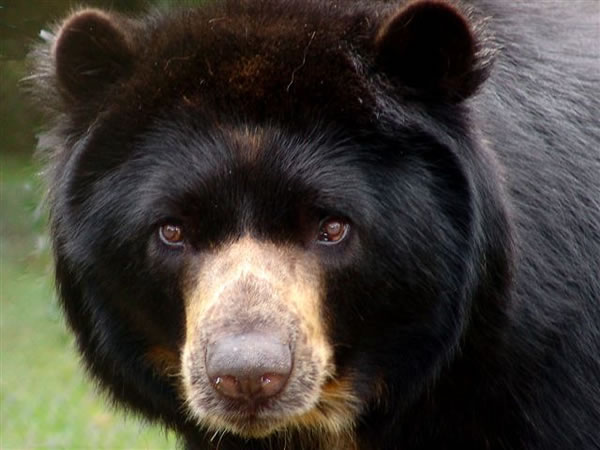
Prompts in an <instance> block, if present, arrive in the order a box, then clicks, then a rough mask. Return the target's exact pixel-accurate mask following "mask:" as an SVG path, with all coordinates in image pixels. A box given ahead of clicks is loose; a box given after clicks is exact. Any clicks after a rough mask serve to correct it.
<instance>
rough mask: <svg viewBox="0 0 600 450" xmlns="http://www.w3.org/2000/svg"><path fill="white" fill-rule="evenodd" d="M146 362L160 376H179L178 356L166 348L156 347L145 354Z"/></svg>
mask: <svg viewBox="0 0 600 450" xmlns="http://www.w3.org/2000/svg"><path fill="white" fill-rule="evenodd" d="M146 360H147V361H148V362H149V363H150V364H151V365H152V367H153V368H154V369H155V370H156V372H157V373H158V374H160V375H166V376H169V377H174V376H178V375H179V355H178V354H177V352H174V351H173V350H170V349H168V348H166V347H163V346H160V345H157V346H154V347H151V348H150V350H148V352H146Z"/></svg>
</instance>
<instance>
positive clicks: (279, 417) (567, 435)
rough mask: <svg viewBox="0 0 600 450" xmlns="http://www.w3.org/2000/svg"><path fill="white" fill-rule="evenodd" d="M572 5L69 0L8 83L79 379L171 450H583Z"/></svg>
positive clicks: (589, 365) (594, 135)
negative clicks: (43, 210) (109, 2)
mask: <svg viewBox="0 0 600 450" xmlns="http://www.w3.org/2000/svg"><path fill="white" fill-rule="evenodd" d="M598 6H599V5H598V3H597V2H595V1H571V2H563V1H559V0H557V1H556V2H551V3H548V2H547V1H546V2H542V1H537V2H533V1H532V2H508V1H503V0H496V1H492V0H480V1H479V0H478V1H475V0H473V1H464V2H462V3H459V2H450V1H446V0H413V1H408V2H404V1H400V2H397V1H392V2H377V1H367V0H362V1H360V0H355V1H338V0H335V1H327V2H324V1H319V0H302V1H301V0H208V1H206V2H203V3H202V4H200V5H199V6H196V7H192V6H187V7H186V6H182V5H180V6H179V7H176V8H173V9H171V10H168V11H163V10H157V11H149V12H148V13H146V14H144V15H142V16H140V17H128V16H124V15H121V14H118V13H116V12H108V11H102V10H97V9H80V10H78V11H76V12H74V13H72V14H71V15H70V16H69V17H67V18H66V19H65V20H64V21H63V22H62V23H60V24H59V25H58V26H57V27H56V29H55V30H54V33H53V34H46V36H47V38H48V39H47V42H46V43H45V44H44V45H42V46H40V48H38V49H37V50H35V51H34V54H33V61H34V68H33V69H32V70H33V72H32V76H31V77H30V78H31V80H33V91H34V96H35V97H36V98H37V99H38V100H39V102H40V104H41V105H42V106H43V107H45V108H46V110H47V111H48V112H49V120H50V121H51V124H52V126H51V127H50V131H48V132H47V133H46V134H45V135H44V136H43V137H42V139H41V147H42V148H43V149H45V150H44V153H45V154H46V155H47V170H46V173H47V178H48V186H49V189H48V191H49V192H48V204H49V209H50V216H51V236H52V241H53V251H54V258H55V266H56V280H57V287H58V291H59V294H60V298H61V302H62V306H63V308H64V311H65V313H66V316H67V319H68V323H69V324H70V327H71V328H72V330H73V331H74V333H75V335H76V336H77V343H78V348H79V351H80V352H81V353H82V355H83V359H84V361H85V363H86V365H87V368H88V369H89V372H90V373H91V374H92V375H93V377H94V378H95V379H96V380H97V381H98V382H99V384H100V385H101V386H103V387H105V388H106V389H107V390H108V391H109V392H110V393H111V394H112V397H114V399H116V400H117V401H118V402H120V403H122V404H123V405H124V406H126V407H127V408H129V409H131V410H133V411H137V412H139V413H141V414H143V415H144V416H145V417H147V418H149V419H150V420H155V421H158V422H161V423H163V424H165V425H166V426H168V427H171V428H173V429H175V430H177V432H178V434H179V436H181V439H182V441H183V442H184V444H185V445H186V446H187V448H189V449H217V448H218V449H223V450H228V449H250V450H252V449H255V450H258V449H288V450H294V449H295V450H299V449H321V450H392V449H401V450H415V449H421V450H426V449H438V450H439V449H458V448H462V449H490V450H492V449H495V450H500V449H503V450H508V449H529V450H532V449H538V450H542V449H543V450H553V449H554V450H565V449H585V450H591V449H598V448H600V426H599V425H600V127H599V117H600V114H599V113H600V95H599V92H600V83H599V78H600V70H599V69H600V50H599V49H600V46H598V29H599V28H598V27H599V26H600V25H599V23H600V13H599V7H598Z"/></svg>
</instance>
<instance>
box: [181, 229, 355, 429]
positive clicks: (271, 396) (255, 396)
mask: <svg viewBox="0 0 600 450" xmlns="http://www.w3.org/2000/svg"><path fill="white" fill-rule="evenodd" d="M318 269H319V265H318V261H317V260H316V259H314V257H311V256H310V255H308V254H305V253H303V252H301V251H299V250H294V249H290V248H283V247H281V246H276V245H274V244H268V243H264V242H257V241H254V240H252V239H250V238H245V239H242V240H240V241H238V242H235V243H233V244H231V245H228V246H224V247H221V248H220V249H218V250H215V251H213V252H212V253H211V254H210V255H205V256H204V257H203V261H202V263H201V264H199V266H197V267H196V268H195V269H193V270H191V271H190V273H188V283H187V288H186V291H187V293H186V335H185V343H184V348H183V352H182V376H183V387H184V392H183V396H184V400H185V401H186V403H187V406H188V408H189V411H190V412H191V415H192V416H193V417H195V418H196V419H197V420H198V422H199V423H201V424H202V425H205V426H208V427H209V428H212V429H214V430H224V429H227V430H230V431H233V432H236V433H238V434H241V435H245V436H262V435H266V434H269V433H271V432H272V431H275V430H276V429H280V428H283V427H288V426H298V427H302V426H313V425H315V423H319V424H321V425H325V426H327V427H333V428H343V427H344V425H345V423H346V422H348V424H349V423H350V422H352V420H353V416H354V414H353V411H354V408H353V406H352V405H353V404H354V398H353V395H352V392H351V383H350V382H349V381H348V380H338V379H336V378H335V368H334V366H333V347H332V345H331V343H330V341H329V338H328V335H327V329H326V328H327V327H326V321H325V320H324V317H323V315H324V314H323V311H324V308H323V305H322V302H323V293H324V289H323V286H322V280H321V276H320V271H319V270H318ZM332 402H333V403H335V404H333V403H332ZM317 405H318V406H319V408H317ZM317 409H318V410H319V411H323V410H328V409H329V410H332V413H331V414H329V416H328V417H325V416H323V414H322V413H321V412H319V413H318V414H317V413H316V410H317ZM322 416H323V417H322ZM346 416H347V417H346Z"/></svg>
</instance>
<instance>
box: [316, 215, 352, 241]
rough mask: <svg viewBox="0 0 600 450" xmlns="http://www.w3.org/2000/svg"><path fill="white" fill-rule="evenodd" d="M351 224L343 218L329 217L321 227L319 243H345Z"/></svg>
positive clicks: (318, 237)
mask: <svg viewBox="0 0 600 450" xmlns="http://www.w3.org/2000/svg"><path fill="white" fill-rule="evenodd" d="M349 230H350V224H348V222H347V221H346V220H345V219H343V218H341V217H328V218H326V219H325V220H323V221H322V222H321V224H320V226H319V235H318V236H317V241H318V242H319V243H320V244H325V245H333V244H338V243H339V242H341V241H343V240H344V239H345V238H346V237H347V236H348V231H349Z"/></svg>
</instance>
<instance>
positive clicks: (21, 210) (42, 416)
mask: <svg viewBox="0 0 600 450" xmlns="http://www.w3.org/2000/svg"><path fill="white" fill-rule="evenodd" d="M173 1H176V0H173ZM168 2H169V0H156V1H141V0H112V1H109V0H83V1H82V2H74V1H70V0H0V449H32V448H36V449H44V448H53V449H54V448H56V449H58V448H60V449H102V448H105V449H172V448H176V445H175V439H174V437H173V436H172V435H171V434H170V433H167V432H165V431H164V430H162V429H160V428H159V427H155V426H151V425H148V424H145V423H143V422H141V421H140V420H138V419H137V418H136V417H132V416H127V417H125V416H124V414H123V413H122V412H121V411H118V410H115V409H113V408H112V407H111V406H110V405H109V404H108V402H106V401H105V398H103V396H102V393H100V392H98V391H97V389H96V388H95V387H94V385H93V383H92V382H91V381H90V380H89V378H87V377H86V375H85V373H84V371H83V369H82V368H81V367H80V365H79V361H78V356H77V355H76V352H75V346H74V342H73V338H72V336H71V335H70V334H69V333H68V332H67V330H66V325H65V321H64V319H63V317H62V315H61V312H60V310H59V308H58V303H57V300H56V297H55V295H54V292H53V283H52V267H51V261H50V258H49V245H48V236H47V233H46V230H45V227H46V215H45V211H44V208H43V206H42V205H41V198H42V196H43V185H42V183H41V179H40V176H39V172H40V167H39V165H38V164H37V163H36V162H35V159H34V157H33V154H34V150H35V146H36V134H37V133H38V132H39V131H40V130H41V120H40V116H39V115H38V114H37V113H36V111H35V110H34V109H33V108H32V107H31V106H29V105H28V102H27V101H26V98H25V96H24V94H23V92H22V91H21V83H20V80H21V79H22V78H24V77H25V76H27V69H26V65H25V56H26V54H27V52H28V49H29V48H30V47H31V45H32V44H33V43H35V42H37V41H38V39H39V37H38V36H39V32H40V30H42V29H48V24H49V23H52V22H53V21H56V20H59V19H60V18H62V17H64V16H65V14H67V12H68V11H69V10H70V9H71V8H73V7H74V6H77V5H79V4H82V3H83V4H86V5H90V6H99V7H105V8H113V9H116V10H119V11H126V12H135V11H140V10H143V9H144V8H147V7H148V6H149V5H150V4H153V5H154V4H157V3H160V4H162V5H159V6H165V5H166V4H167V3H168Z"/></svg>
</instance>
